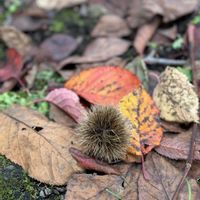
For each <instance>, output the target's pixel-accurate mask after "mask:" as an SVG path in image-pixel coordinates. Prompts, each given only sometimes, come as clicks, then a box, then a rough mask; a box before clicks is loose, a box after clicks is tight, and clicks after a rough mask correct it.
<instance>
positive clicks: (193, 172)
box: [169, 160, 200, 180]
mask: <svg viewBox="0 0 200 200" xmlns="http://www.w3.org/2000/svg"><path fill="white" fill-rule="evenodd" d="M169 162H170V163H171V164H172V165H173V166H174V167H176V168H177V169H178V170H179V171H180V170H181V171H183V170H184V169H185V166H186V164H185V160H169ZM199 166H200V161H199V160H193V162H192V166H191V168H190V171H189V172H188V176H187V177H190V178H193V179H195V180H198V179H199V178H200V167H199Z"/></svg>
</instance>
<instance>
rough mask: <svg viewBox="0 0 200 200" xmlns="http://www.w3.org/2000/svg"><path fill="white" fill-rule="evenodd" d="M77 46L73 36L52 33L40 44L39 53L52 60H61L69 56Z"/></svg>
mask: <svg viewBox="0 0 200 200" xmlns="http://www.w3.org/2000/svg"><path fill="white" fill-rule="evenodd" d="M77 47H78V42H77V40H76V39H75V38H73V37H72V36H70V35H66V34H60V33H59V34H54V35H53V36H51V37H49V38H47V39H46V40H44V41H43V42H42V44H41V45H40V52H39V53H40V54H43V55H45V56H46V57H48V58H50V59H52V60H54V61H61V60H63V59H64V58H66V57H67V56H69V55H70V54H71V53H72V52H73V51H75V49H76V48H77Z"/></svg>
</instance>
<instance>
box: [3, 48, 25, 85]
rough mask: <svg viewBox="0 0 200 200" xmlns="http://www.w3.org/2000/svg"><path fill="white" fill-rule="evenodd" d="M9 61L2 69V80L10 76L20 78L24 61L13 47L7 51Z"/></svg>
mask: <svg viewBox="0 0 200 200" xmlns="http://www.w3.org/2000/svg"><path fill="white" fill-rule="evenodd" d="M6 57H7V62H6V63H5V65H4V67H3V68H2V69H0V82H3V81H6V80H8V79H10V78H17V79H18V78H19V76H20V73H21V70H22V67H23V62H22V57H21V55H20V54H19V53H18V52H17V51H16V50H15V49H13V48H10V49H8V50H7V52H6Z"/></svg>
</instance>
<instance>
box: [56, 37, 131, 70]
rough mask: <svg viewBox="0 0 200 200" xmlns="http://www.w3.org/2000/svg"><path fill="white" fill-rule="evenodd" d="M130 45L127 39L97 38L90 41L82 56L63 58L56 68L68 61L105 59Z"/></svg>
mask: <svg viewBox="0 0 200 200" xmlns="http://www.w3.org/2000/svg"><path fill="white" fill-rule="evenodd" d="M129 46H130V43H129V42H128V41H127V40H124V39H120V38H111V37H108V38H97V39H96V40H94V41H93V42H91V43H90V44H89V45H88V46H87V47H86V50H85V52H84V54H83V56H72V57H69V58H67V59H65V60H63V61H62V62H61V63H60V65H59V66H58V69H59V68H61V67H62V66H64V65H67V64H70V63H93V62H99V61H105V60H108V59H110V58H112V57H116V56H119V55H121V54H123V53H125V52H126V51H127V50H128V48H129Z"/></svg>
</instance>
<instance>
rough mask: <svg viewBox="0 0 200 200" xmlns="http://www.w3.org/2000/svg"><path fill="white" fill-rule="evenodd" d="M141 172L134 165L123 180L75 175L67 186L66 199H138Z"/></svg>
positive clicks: (119, 178)
mask: <svg viewBox="0 0 200 200" xmlns="http://www.w3.org/2000/svg"><path fill="white" fill-rule="evenodd" d="M139 172H140V169H139V167H137V166H133V165H132V166H130V167H129V170H128V171H126V173H125V174H123V176H122V177H123V178H122V177H119V176H115V175H105V176H99V175H95V174H94V175H92V174H74V175H73V176H72V178H71V179H70V180H69V182H68V184H67V193H66V196H65V199H66V200H72V199H76V200H86V199H87V200H88V199H91V200H95V199H105V200H116V199H137V197H138V194H137V180H138V177H139Z"/></svg>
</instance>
